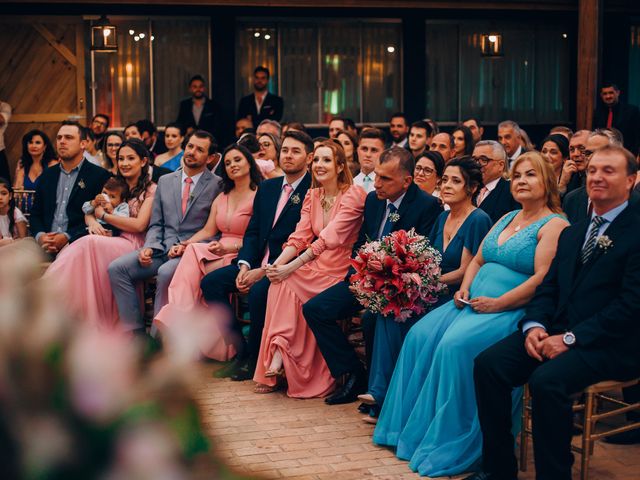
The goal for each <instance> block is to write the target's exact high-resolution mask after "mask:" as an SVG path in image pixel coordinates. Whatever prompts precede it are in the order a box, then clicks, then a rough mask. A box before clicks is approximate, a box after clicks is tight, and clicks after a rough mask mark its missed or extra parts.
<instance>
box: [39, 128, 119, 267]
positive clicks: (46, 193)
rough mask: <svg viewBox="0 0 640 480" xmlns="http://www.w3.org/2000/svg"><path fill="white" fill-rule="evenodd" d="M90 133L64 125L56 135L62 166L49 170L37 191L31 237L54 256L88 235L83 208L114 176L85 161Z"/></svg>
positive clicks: (46, 171) (43, 175)
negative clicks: (85, 151) (63, 248)
mask: <svg viewBox="0 0 640 480" xmlns="http://www.w3.org/2000/svg"><path fill="white" fill-rule="evenodd" d="M86 143H87V132H86V130H85V128H84V127H82V126H81V125H80V124H79V123H77V122H68V121H65V122H62V126H61V127H60V130H58V134H57V135H56V147H57V150H58V156H59V157H60V164H59V165H55V166H54V167H51V168H47V169H46V170H45V171H44V172H43V174H42V176H41V177H40V181H39V182H38V186H37V187H36V194H35V199H34V202H33V207H32V209H31V218H30V221H31V226H30V229H31V233H32V234H33V236H34V237H35V239H36V241H37V242H38V244H39V245H40V246H41V247H42V249H43V250H44V251H45V252H46V253H48V254H50V255H52V256H55V255H57V254H58V252H59V251H60V250H61V249H62V247H64V246H65V245H66V244H67V243H70V242H73V241H74V240H75V239H77V238H80V237H81V236H83V235H86V233H87V229H86V225H85V223H84V212H83V211H82V204H83V203H84V202H87V201H90V200H93V199H94V198H95V197H96V195H98V194H99V193H100V192H101V191H102V186H103V185H104V183H105V182H106V181H107V179H108V178H109V177H110V176H111V175H110V173H109V172H108V171H106V170H105V169H103V168H100V167H98V166H96V165H93V164H92V163H90V162H89V161H86V160H85V159H84V149H85V146H86Z"/></svg>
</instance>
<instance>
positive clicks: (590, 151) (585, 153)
mask: <svg viewBox="0 0 640 480" xmlns="http://www.w3.org/2000/svg"><path fill="white" fill-rule="evenodd" d="M593 154H594V150H585V151H584V156H585V157H587V158H589V157H590V156H591V155H593Z"/></svg>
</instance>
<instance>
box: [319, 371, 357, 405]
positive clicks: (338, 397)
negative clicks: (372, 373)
mask: <svg viewBox="0 0 640 480" xmlns="http://www.w3.org/2000/svg"><path fill="white" fill-rule="evenodd" d="M366 391H367V375H366V374H365V373H364V370H362V371H360V372H357V373H350V374H349V376H348V377H347V381H346V382H344V385H343V386H342V388H340V389H339V390H337V391H336V392H335V393H334V394H333V395H330V396H328V397H327V398H325V399H324V403H326V404H327V405H340V404H343V403H351V402H355V401H356V400H357V399H358V395H359V394H361V393H364V392H366Z"/></svg>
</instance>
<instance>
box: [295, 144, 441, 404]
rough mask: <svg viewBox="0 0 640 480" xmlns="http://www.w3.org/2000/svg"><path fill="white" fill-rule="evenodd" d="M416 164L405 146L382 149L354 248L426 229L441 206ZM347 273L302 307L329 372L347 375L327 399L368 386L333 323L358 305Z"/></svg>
mask: <svg viewBox="0 0 640 480" xmlns="http://www.w3.org/2000/svg"><path fill="white" fill-rule="evenodd" d="M414 167H415V162H414V160H413V157H412V155H411V153H410V152H409V151H408V150H406V149H404V148H401V147H394V148H391V149H389V150H385V151H384V152H383V153H382V155H381V156H380V161H379V164H378V165H377V166H376V179H375V192H371V193H369V195H368V196H367V200H366V202H365V206H364V222H363V224H362V228H361V229H360V235H359V237H358V241H357V242H356V243H355V244H354V246H353V253H354V254H355V253H356V252H357V251H358V250H359V249H360V247H362V246H363V245H364V244H365V243H366V242H367V241H368V240H369V239H375V238H380V237H381V236H384V235H387V234H388V233H390V232H392V231H395V230H410V229H411V228H415V229H416V232H417V233H419V234H420V235H428V234H429V232H430V231H431V227H432V226H433V224H434V222H435V220H436V218H437V217H438V215H439V214H440V212H441V211H442V209H441V207H440V204H439V202H438V200H436V199H435V198H434V197H432V196H431V195H429V194H428V193H425V192H423V191H422V190H420V189H419V188H418V187H417V186H416V185H415V183H413V170H414ZM392 214H393V215H392ZM351 274H353V270H351V271H350V272H349V273H348V274H347V277H346V278H345V280H344V281H342V282H340V283H338V284H336V285H334V286H333V287H331V288H329V289H327V290H325V291H324V292H322V293H320V294H319V295H317V296H315V297H314V298H312V299H311V300H309V301H308V302H307V303H305V304H304V305H303V307H302V312H303V314H304V318H305V319H306V320H307V323H308V324H309V328H310V329H311V331H312V332H313V334H314V335H315V337H316V340H317V342H318V347H319V348H320V351H321V352H322V355H323V357H324V359H325V361H326V362H327V366H328V367H329V370H330V371H331V375H332V376H333V377H334V378H339V377H341V376H342V375H348V377H347V381H346V382H345V384H344V386H343V387H342V388H341V389H339V390H338V391H337V392H336V393H334V394H333V395H331V396H329V397H327V398H326V399H325V402H326V403H328V404H330V405H333V404H339V403H349V402H353V401H354V400H355V399H356V398H357V395H358V394H359V393H364V392H365V391H366V389H367V375H366V373H365V370H364V368H363V367H362V364H361V363H360V360H358V357H357V355H356V353H355V351H354V350H353V348H352V347H351V346H350V345H349V341H348V340H347V338H346V337H345V335H344V334H343V333H342V331H341V329H340V326H339V325H338V323H337V321H338V320H339V319H341V318H345V317H349V316H352V315H354V314H355V313H356V312H357V311H358V310H359V309H360V308H361V307H360V306H359V304H358V302H357V301H356V300H355V297H354V296H353V294H352V293H351V291H350V290H349V277H350V276H351ZM373 320H375V318H369V319H368V321H367V322H364V319H363V323H365V325H364V326H363V328H364V329H365V332H364V333H365V341H366V343H367V345H366V347H365V349H366V351H367V352H371V350H372V346H373V335H374V332H373V331H372V327H373V328H375V323H374V321H373Z"/></svg>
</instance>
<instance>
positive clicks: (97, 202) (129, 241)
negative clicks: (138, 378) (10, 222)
mask: <svg viewBox="0 0 640 480" xmlns="http://www.w3.org/2000/svg"><path fill="white" fill-rule="evenodd" d="M150 155H151V154H150V153H149V151H148V150H147V149H146V147H145V146H144V144H143V143H142V142H141V141H139V140H137V139H132V140H127V141H125V142H124V143H123V144H122V145H121V146H120V148H119V149H118V153H117V157H118V173H117V175H116V177H113V178H111V179H109V180H107V183H106V184H105V187H108V186H109V185H110V183H111V182H112V181H113V180H119V181H122V182H124V184H125V186H127V187H128V188H127V189H126V196H125V198H124V200H125V201H126V205H128V211H129V214H128V215H127V216H126V217H123V216H120V215H116V214H115V213H114V212H113V211H112V210H111V209H110V208H109V207H110V206H111V205H110V203H109V202H108V201H107V200H106V199H105V198H104V196H103V195H102V193H100V194H98V195H97V196H96V197H95V198H94V199H92V200H91V202H90V203H91V207H92V210H91V213H89V214H87V216H86V222H87V226H88V230H89V233H90V235H88V236H86V237H83V238H81V239H79V240H78V241H76V242H73V243H72V244H71V245H69V246H68V247H67V248H65V249H64V250H63V251H62V252H61V253H60V255H58V258H57V259H56V261H55V262H53V263H52V264H51V266H50V267H49V268H48V269H47V271H46V273H45V277H46V278H51V279H52V280H54V281H55V282H56V283H57V284H59V285H62V286H63V287H64V291H63V292H61V295H63V298H64V301H65V303H66V304H67V305H68V306H69V309H70V310H71V311H72V312H73V313H74V314H75V315H77V317H78V319H80V320H82V321H85V322H88V323H89V324H91V325H94V326H97V327H100V328H105V329H112V328H118V327H119V321H118V309H117V306H116V303H115V300H114V298H113V293H112V290H111V284H110V282H109V274H108V267H109V264H110V263H111V262H112V261H113V260H115V259H116V258H118V257H120V256H122V255H124V254H126V253H129V252H133V251H135V250H136V249H138V248H140V246H142V244H143V243H144V234H145V232H146V231H147V227H148V225H149V219H150V218H151V205H152V203H153V197H154V194H155V191H156V185H155V184H154V183H152V182H151V179H150V178H149V172H148V169H149V157H150ZM100 222H104V223H100ZM104 224H107V225H108V226H109V227H110V228H117V229H118V230H119V231H120V232H121V234H120V236H117V237H114V236H111V234H110V233H111V232H109V231H108V229H107V228H106V226H105V225H104ZM78 292H82V294H79V293H78ZM132 293H133V295H136V292H135V290H134V291H133V292H132Z"/></svg>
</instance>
